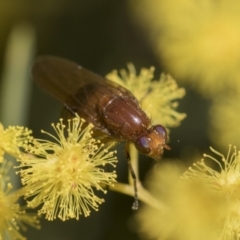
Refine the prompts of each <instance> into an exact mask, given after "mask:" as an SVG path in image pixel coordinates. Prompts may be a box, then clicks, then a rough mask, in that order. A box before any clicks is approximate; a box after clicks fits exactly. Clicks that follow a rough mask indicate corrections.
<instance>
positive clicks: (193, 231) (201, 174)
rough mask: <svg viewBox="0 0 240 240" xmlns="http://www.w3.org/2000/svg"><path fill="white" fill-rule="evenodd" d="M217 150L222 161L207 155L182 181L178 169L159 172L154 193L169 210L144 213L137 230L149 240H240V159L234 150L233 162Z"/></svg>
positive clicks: (171, 167)
mask: <svg viewBox="0 0 240 240" xmlns="http://www.w3.org/2000/svg"><path fill="white" fill-rule="evenodd" d="M211 150H212V151H213V152H214V154H216V155H217V156H218V157H215V156H211V155H207V154H204V158H205V159H202V160H201V161H199V162H197V163H196V164H194V165H193V167H191V168H189V170H187V171H186V172H185V173H184V174H183V175H182V176H181V177H180V173H181V171H182V169H180V168H178V167H176V166H174V165H173V164H170V165H167V166H165V167H160V168H159V169H157V170H156V172H155V173H154V174H153V177H152V178H151V181H150V184H149V186H150V191H151V192H152V193H153V194H154V196H155V197H156V198H158V199H159V200H160V201H161V202H162V203H164V204H165V206H166V207H165V209H164V210H157V209H154V208H152V207H150V206H145V207H144V208H143V209H142V210H141V211H140V212H139V214H138V216H137V220H138V226H137V227H136V229H138V231H139V232H140V233H141V236H143V239H159V240H160V239H161V240H164V239H176V240H178V239H179V240H193V239H194V240H201V239H208V240H215V239H218V240H239V239H240V193H239V188H240V153H239V151H237V149H236V148H235V147H234V148H233V147H231V146H230V148H229V151H228V154H227V156H224V155H223V154H221V153H219V152H217V151H216V150H214V149H212V148H211ZM205 160H212V162H213V163H214V164H215V167H217V168H218V170H214V168H212V167H210V166H209V164H207V163H205Z"/></svg>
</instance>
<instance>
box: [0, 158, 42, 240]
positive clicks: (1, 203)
mask: <svg viewBox="0 0 240 240" xmlns="http://www.w3.org/2000/svg"><path fill="white" fill-rule="evenodd" d="M9 168H10V165H9V164H6V162H5V160H4V161H3V163H1V167H0V216H1V218H0V239H9V240H11V239H19V240H24V239H26V238H25V237H23V236H22V235H21V234H20V232H19V230H20V229H21V230H26V226H25V225H30V226H33V227H36V228H39V221H38V219H37V217H36V216H35V215H33V214H28V213H26V207H21V206H20V205H19V204H18V203H17V202H18V200H19V198H20V196H21V195H22V193H23V192H22V190H18V191H12V184H11V183H10V182H9V181H8V180H9V179H8V178H7V176H6V174H7V172H8V170H9Z"/></svg>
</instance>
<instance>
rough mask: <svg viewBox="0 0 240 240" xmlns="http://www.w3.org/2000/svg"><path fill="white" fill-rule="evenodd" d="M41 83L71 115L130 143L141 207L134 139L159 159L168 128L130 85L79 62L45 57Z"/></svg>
mask: <svg viewBox="0 0 240 240" xmlns="http://www.w3.org/2000/svg"><path fill="white" fill-rule="evenodd" d="M32 74H33V77H34V79H35V80H36V82H37V83H38V85H39V86H40V87H41V88H42V89H43V90H44V91H46V92H47V93H49V94H50V95H52V96H53V97H55V98H56V99H58V100H59V101H60V102H62V103H63V104H64V105H65V106H66V109H67V110H68V114H72V113H77V114H78V115H79V116H80V117H82V118H84V119H85V120H86V121H87V122H88V123H92V124H93V125H94V130H95V132H98V133H100V134H101V135H102V136H106V137H107V138H110V139H112V140H115V141H123V142H127V144H126V155H127V160H128V166H129V171H130V173H131V175H132V178H133V180H134V192H135V196H134V199H135V200H134V203H133V207H132V208H133V209H135V210H136V209H138V195H137V184H136V175H135V173H134V171H133V168H132V165H131V158H130V155H129V152H128V145H129V143H130V142H132V143H134V145H135V147H136V149H137V150H138V151H139V152H140V153H142V154H145V155H147V156H149V157H151V158H154V159H155V160H159V159H161V157H162V154H163V150H164V148H165V149H170V147H169V146H168V145H167V144H166V141H167V131H166V129H165V128H164V127H163V126H162V125H152V124H151V120H150V118H149V117H148V116H147V114H146V113H145V112H144V111H143V110H142V108H141V107H140V104H139V102H138V100H137V99H136V98H135V97H134V96H133V94H132V93H131V92H130V91H129V90H127V89H126V88H124V87H122V86H120V85H118V84H116V83H114V82H112V81H110V80H107V79H105V78H103V77H101V76H99V75H96V74H94V73H92V72H90V71H89V70H87V69H85V68H83V67H81V66H79V65H78V64H76V63H74V62H71V61H69V60H65V59H62V58H58V57H53V56H42V57H40V58H38V59H37V61H36V63H35V64H34V66H33V69H32Z"/></svg>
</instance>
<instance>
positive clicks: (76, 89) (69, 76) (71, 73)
mask: <svg viewBox="0 0 240 240" xmlns="http://www.w3.org/2000/svg"><path fill="white" fill-rule="evenodd" d="M32 74H33V77H34V79H35V80H36V82H37V83H38V85H39V86H40V87H41V88H42V89H43V90H44V91H46V92H47V93H49V94H50V95H52V96H53V97H55V98H56V99H58V100H59V101H60V102H62V103H63V104H64V105H65V106H66V109H68V110H69V111H68V112H69V113H70V114H71V112H72V113H73V112H76V113H78V115H79V116H80V117H82V118H84V119H85V120H86V121H87V122H90V123H92V124H93V125H94V126H95V127H96V129H98V130H100V131H102V132H104V133H108V132H107V130H106V127H105V126H104V125H103V124H102V122H101V116H99V112H98V111H97V109H98V108H99V105H98V104H99V101H100V99H101V98H103V97H108V98H109V99H111V98H114V97H116V96H120V97H128V98H131V99H132V100H133V101H136V102H137V100H136V98H135V97H134V96H133V94H132V93H131V92H130V91H128V90H127V89H125V88H124V87H122V86H120V85H118V84H116V83H114V82H112V81H109V80H107V79H105V78H103V77H101V76H99V75H96V74H94V73H92V72H90V71H88V70H87V69H84V68H83V67H81V66H79V65H78V64H76V63H74V62H71V61H68V60H65V59H62V58H57V57H53V56H42V57H40V58H38V59H37V61H36V63H35V65H34V66H33V69H32ZM65 115H66V111H65Z"/></svg>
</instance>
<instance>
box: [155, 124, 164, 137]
mask: <svg viewBox="0 0 240 240" xmlns="http://www.w3.org/2000/svg"><path fill="white" fill-rule="evenodd" d="M154 130H155V131H156V132H157V133H158V134H159V135H161V136H162V137H163V138H164V139H165V140H167V131H166V128H165V127H163V126H162V125H157V126H155V127H154Z"/></svg>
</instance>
